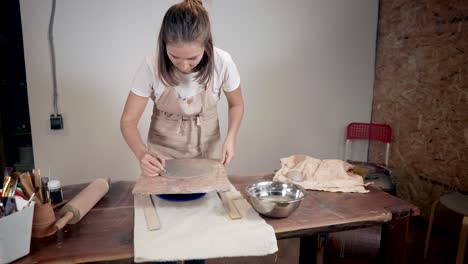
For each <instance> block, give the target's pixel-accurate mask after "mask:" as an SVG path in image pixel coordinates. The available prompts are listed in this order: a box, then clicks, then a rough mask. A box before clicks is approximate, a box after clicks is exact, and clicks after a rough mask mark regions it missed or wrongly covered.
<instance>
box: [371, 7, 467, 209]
mask: <svg viewBox="0 0 468 264" xmlns="http://www.w3.org/2000/svg"><path fill="white" fill-rule="evenodd" d="M379 16H380V18H379V27H378V28H379V32H378V39H377V60H376V80H375V88H374V89H375V90H374V103H373V114H372V122H374V123H386V124H389V125H390V126H391V127H392V130H393V136H392V138H393V141H392V147H391V151H390V161H389V163H390V167H392V168H393V170H394V175H395V176H396V179H397V184H398V186H397V188H398V189H397V191H398V195H399V196H401V197H402V198H404V199H407V200H410V201H412V202H414V203H415V204H416V205H418V206H420V207H421V208H422V209H423V212H425V213H427V211H428V208H429V205H430V203H431V202H432V201H434V200H435V199H437V198H438V197H439V196H440V195H442V194H443V193H446V192H450V191H453V189H455V190H460V191H465V192H466V191H468V142H466V140H468V139H465V135H464V134H465V133H468V130H467V129H468V0H427V1H422V0H411V1H408V0H381V1H380V13H379ZM383 155H384V151H383V150H382V148H381V146H379V145H377V144H371V145H370V147H369V160H371V161H382V160H383Z"/></svg>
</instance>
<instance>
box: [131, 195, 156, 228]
mask: <svg viewBox="0 0 468 264" xmlns="http://www.w3.org/2000/svg"><path fill="white" fill-rule="evenodd" d="M135 199H137V201H138V203H139V204H141V205H142V207H143V213H144V214H145V219H146V228H147V229H148V230H149V231H153V230H158V229H160V228H161V222H160V221H159V216H158V213H157V211H156V206H155V205H154V204H153V200H152V199H151V195H145V194H136V195H135Z"/></svg>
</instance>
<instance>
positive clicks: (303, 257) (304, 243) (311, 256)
mask: <svg viewBox="0 0 468 264" xmlns="http://www.w3.org/2000/svg"><path fill="white" fill-rule="evenodd" d="M317 248H318V235H312V236H303V237H301V244H300V247H299V264H315V263H317Z"/></svg>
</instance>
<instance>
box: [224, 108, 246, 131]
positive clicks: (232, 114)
mask: <svg viewBox="0 0 468 264" xmlns="http://www.w3.org/2000/svg"><path fill="white" fill-rule="evenodd" d="M243 115H244V104H238V105H233V106H230V107H229V113H228V131H227V135H226V138H231V139H233V140H235V139H236V138H237V133H238V132H239V127H240V124H241V121H242V117H243Z"/></svg>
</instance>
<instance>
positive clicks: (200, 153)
mask: <svg viewBox="0 0 468 264" xmlns="http://www.w3.org/2000/svg"><path fill="white" fill-rule="evenodd" d="M221 91H223V92H224V94H225V95H226V98H227V102H228V107H229V114H228V119H229V123H228V131H227V135H226V139H225V140H224V144H223V146H222V148H221V137H220V131H219V120H218V114H217V109H216V104H217V102H218V101H219V98H220V95H221ZM149 98H151V99H152V100H153V101H154V107H153V115H152V117H151V125H150V129H149V134H148V141H147V144H148V146H145V144H144V143H143V141H142V139H141V137H140V133H139V131H138V128H137V124H138V121H139V120H140V118H141V115H142V113H143V111H144V109H145V106H146V104H147V102H148V99H149ZM243 112H244V103H243V98H242V93H241V88H240V77H239V73H238V71H237V68H236V66H235V64H234V62H233V60H232V58H231V56H230V55H229V54H228V53H227V52H225V51H223V50H221V49H218V48H215V47H213V40H212V36H211V29H210V20H209V17H208V13H207V11H206V9H205V8H204V7H203V5H202V2H201V1H199V0H188V1H184V2H182V3H179V4H176V5H174V6H172V7H170V8H169V10H168V11H167V12H166V14H165V16H164V19H163V22H162V25H161V29H160V32H159V37H158V49H157V51H156V52H155V54H152V55H150V56H148V57H147V58H146V59H145V61H144V62H143V64H142V65H141V66H140V68H139V70H138V71H137V73H136V76H135V78H134V81H133V85H132V89H131V91H130V93H129V95H128V98H127V102H126V104H125V108H124V111H123V114H122V117H121V121H120V127H121V131H122V134H123V137H124V138H125V141H126V142H127V144H128V145H129V147H130V149H131V150H132V151H133V153H134V154H135V156H136V158H137V159H138V160H139V161H140V168H141V171H142V174H143V175H145V176H158V175H159V173H160V172H161V171H162V170H164V164H165V160H166V159H178V158H210V159H219V160H220V161H221V163H222V164H224V165H228V164H229V163H230V162H231V161H232V159H233V158H234V155H235V144H236V137H237V133H238V130H239V127H240V123H241V120H242V116H243ZM220 151H222V152H221V153H220Z"/></svg>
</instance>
